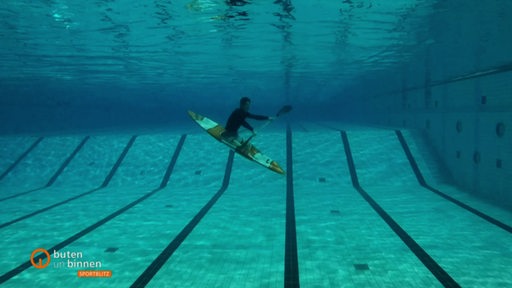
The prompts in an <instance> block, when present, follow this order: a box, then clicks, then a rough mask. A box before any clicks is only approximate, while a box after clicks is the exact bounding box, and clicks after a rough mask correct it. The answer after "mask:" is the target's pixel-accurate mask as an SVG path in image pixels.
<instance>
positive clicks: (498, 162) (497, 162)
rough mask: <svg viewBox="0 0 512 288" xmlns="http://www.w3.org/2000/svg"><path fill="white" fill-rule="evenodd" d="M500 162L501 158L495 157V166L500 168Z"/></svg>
mask: <svg viewBox="0 0 512 288" xmlns="http://www.w3.org/2000/svg"><path fill="white" fill-rule="evenodd" d="M501 166H502V162H501V159H496V168H501Z"/></svg>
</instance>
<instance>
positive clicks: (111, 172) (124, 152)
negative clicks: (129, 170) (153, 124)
mask: <svg viewBox="0 0 512 288" xmlns="http://www.w3.org/2000/svg"><path fill="white" fill-rule="evenodd" d="M135 139H137V135H133V136H132V138H130V141H128V145H126V147H124V150H123V152H122V153H121V156H120V157H119V159H117V162H116V164H114V168H115V169H112V171H110V173H109V174H108V175H107V178H105V181H103V184H101V186H100V187H101V188H105V187H107V185H108V183H110V180H112V177H114V173H115V171H117V168H119V165H121V162H123V160H124V157H125V156H126V154H128V150H130V148H132V145H133V142H135Z"/></svg>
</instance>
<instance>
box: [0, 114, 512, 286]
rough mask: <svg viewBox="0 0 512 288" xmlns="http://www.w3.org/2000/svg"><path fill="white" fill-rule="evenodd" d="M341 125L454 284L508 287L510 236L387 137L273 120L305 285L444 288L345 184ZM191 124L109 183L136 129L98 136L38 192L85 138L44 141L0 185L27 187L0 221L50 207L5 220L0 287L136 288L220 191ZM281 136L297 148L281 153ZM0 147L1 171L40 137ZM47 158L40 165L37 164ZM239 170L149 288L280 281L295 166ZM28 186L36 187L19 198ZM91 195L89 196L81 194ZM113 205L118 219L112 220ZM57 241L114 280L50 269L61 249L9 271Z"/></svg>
mask: <svg viewBox="0 0 512 288" xmlns="http://www.w3.org/2000/svg"><path fill="white" fill-rule="evenodd" d="M336 126H337V127H339V128H340V129H346V131H347V136H348V139H349V145H350V148H351V151H352V157H353V160H354V164H355V167H356V172H357V176H358V178H359V183H360V184H361V186H362V187H363V189H364V190H365V191H366V192H367V193H368V195H370V197H371V198H372V199H374V201H376V203H378V205H379V206H380V207H382V209H384V211H385V212H386V213H387V214H388V215H389V216H390V217H391V218H392V219H393V220H394V221H396V223H398V225H399V226H400V227H401V228H402V229H403V230H405V231H406V233H407V234H408V235H410V237H411V238H412V239H413V240H414V241H416V242H417V243H418V245H419V246H420V247H422V248H423V249H424V250H425V251H426V252H427V253H428V254H429V255H430V256H431V257H432V258H433V260H434V261H435V262H436V263H438V264H439V265H440V266H441V267H442V269H443V270H445V271H446V272H447V273H448V274H449V275H450V276H451V277H453V279H454V280H455V281H456V283H458V284H459V285H461V286H462V287H506V286H509V285H511V284H512V278H511V276H510V273H508V269H507V267H511V265H512V262H511V261H512V260H511V259H512V257H510V256H511V254H512V250H510V245H508V243H509V242H510V237H511V235H510V233H509V232H506V231H504V230H503V229H501V228H499V227H497V226H495V225H493V224H490V223H489V222H488V221H485V220H483V219H482V218H481V217H478V216H476V215H475V214H472V213H469V212H468V210H467V209H463V208H461V207H459V206H457V205H455V204H453V203H452V202H450V201H447V200H446V199H443V198H441V197H439V196H438V195H436V194H434V193H432V192H431V191H429V190H428V189H425V188H423V187H422V186H420V185H419V184H418V180H417V179H416V177H415V175H414V172H413V170H412V169H411V166H410V164H409V162H408V159H407V157H406V155H405V153H404V150H403V148H402V146H401V145H400V142H399V141H398V138H397V137H396V135H395V132H394V131H393V130H386V129H378V128H368V127H367V128H364V127H358V126H354V125H348V126H347V125H340V124H337V123H311V122H302V123H300V124H297V125H293V126H292V127H291V129H292V130H291V132H292V133H291V134H290V135H289V136H286V133H285V127H284V126H276V127H274V128H269V131H268V132H267V133H268V135H269V137H261V138H259V139H255V142H254V144H255V145H257V146H258V147H260V148H261V149H264V150H265V153H267V154H268V155H272V157H273V158H274V159H275V160H276V161H278V162H279V163H281V164H282V165H283V167H286V161H287V153H289V152H291V153H292V155H291V156H292V157H293V171H292V173H293V175H290V177H293V183H292V184H293V194H294V200H295V201H294V207H295V220H296V241H297V256H298V268H299V270H298V275H299V280H300V285H302V286H303V287H442V286H443V282H440V281H438V280H437V279H436V278H435V276H434V275H433V273H432V272H431V271H430V270H429V269H428V268H426V266H425V265H424V264H422V262H421V261H420V260H419V258H418V257H417V256H416V255H415V253H413V252H412V250H411V249H409V248H408V246H407V245H406V244H405V242H404V241H403V240H402V239H401V238H400V237H399V236H397V234H396V233H395V232H394V231H393V230H392V229H391V228H390V226H389V225H388V224H387V223H386V222H385V221H383V218H382V217H381V216H380V215H379V214H378V213H376V212H375V210H374V209H372V207H371V206H370V205H369V204H368V202H367V201H365V199H364V198H363V197H362V196H361V194H360V193H358V191H357V190H356V189H355V188H354V186H352V182H351V178H350V175H351V174H350V171H349V168H348V164H347V158H346V154H345V147H344V145H343V142H342V140H341V136H340V132H339V131H336V130H333V129H331V128H327V127H336ZM182 132H183V133H186V134H182V133H180V134H177V133H170V132H167V133H161V132H159V133H145V134H144V133H141V135H139V136H137V137H136V138H135V141H134V142H133V143H132V146H131V147H130V148H129V150H127V152H126V154H125V157H124V159H123V160H122V162H121V163H120V165H119V166H118V169H117V170H116V171H115V174H114V175H113V176H112V178H111V180H110V181H109V182H108V185H106V186H105V187H103V188H100V186H101V185H102V183H104V180H105V177H108V175H109V173H110V171H112V168H113V166H114V164H115V163H116V162H118V159H119V156H120V155H121V154H122V152H123V150H126V147H127V146H126V145H127V144H128V143H129V140H130V139H132V137H131V135H129V134H117V135H116V134H111V135H92V137H91V138H90V139H89V140H88V141H87V142H86V143H85V144H84V145H83V147H82V148H81V149H80V150H79V151H78V152H77V153H76V156H75V157H74V158H73V159H72V161H71V162H69V165H67V166H66V168H65V169H64V170H63V171H62V173H61V174H60V175H59V176H58V177H57V180H56V181H55V182H54V184H53V185H51V186H49V187H44V185H45V184H46V181H47V180H48V178H49V177H51V176H52V175H53V174H54V173H55V171H57V170H58V168H59V167H60V166H61V165H62V163H63V161H64V160H65V159H66V158H67V157H69V155H70V153H72V152H73V151H74V150H75V148H76V147H77V145H78V144H79V143H80V142H81V141H82V139H83V136H85V135H75V136H68V137H58V136H54V137H45V138H44V139H43V140H42V141H41V142H40V143H39V144H38V145H37V146H36V147H35V148H34V149H33V150H32V151H31V152H30V153H29V154H28V155H26V157H24V158H23V159H22V160H21V161H20V162H19V163H18V164H17V165H16V167H15V168H14V169H12V171H11V172H10V173H8V174H7V175H6V176H5V178H4V179H2V181H1V182H0V185H1V186H0V187H1V189H2V196H3V197H6V196H12V195H17V194H20V195H18V196H16V197H14V198H10V199H2V201H0V207H1V211H3V213H2V214H1V216H2V217H1V222H2V223H9V221H11V220H13V219H16V218H19V217H23V216H26V215H28V216H30V214H31V213H33V212H34V211H38V210H40V209H45V208H49V209H47V210H45V211H43V212H40V213H38V214H37V215H33V216H30V217H27V218H25V219H22V220H19V221H17V222H15V223H12V224H9V225H8V226H6V227H2V228H1V231H0V233H1V234H2V236H1V237H2V243H3V245H4V247H6V249H5V253H4V255H3V257H2V265H1V266H0V267H1V268H0V269H1V271H0V274H2V275H3V276H1V277H2V278H1V279H2V284H3V285H5V287H26V286H33V285H38V286H41V287H68V286H69V285H70V283H71V285H76V286H79V287H128V286H130V285H132V284H134V283H136V282H135V281H136V279H137V278H138V277H139V276H140V275H142V274H143V272H144V271H145V270H146V269H147V268H148V267H149V265H150V264H151V263H152V262H153V261H154V260H155V259H156V258H157V256H158V255H159V254H160V253H162V251H164V249H165V248H166V247H167V246H168V245H169V244H170V243H171V242H173V241H176V240H175V239H177V236H178V235H179V233H181V232H182V231H183V230H184V229H186V227H187V225H188V224H189V222H191V220H192V219H193V218H194V217H195V216H196V215H197V214H198V213H199V211H200V210H201V209H202V208H203V206H205V205H206V203H207V202H208V201H210V200H211V199H212V197H214V195H215V194H216V193H217V192H219V191H220V190H222V189H221V186H222V183H223V178H224V177H225V176H224V174H225V172H226V171H225V168H226V165H228V162H229V161H228V158H229V157H228V156H229V152H228V151H229V150H228V149H226V148H225V147H224V146H223V145H222V144H220V143H217V142H215V141H213V139H210V136H208V135H206V134H205V133H202V132H201V131H199V128H197V129H192V130H191V129H185V130H184V131H182ZM403 134H404V138H405V139H406V141H407V143H409V145H410V148H411V151H412V153H413V155H414V156H415V159H416V161H417V162H418V165H419V168H420V170H421V172H422V174H423V175H424V177H425V179H426V180H427V181H428V183H429V184H430V185H432V186H433V187H435V188H438V189H439V190H441V191H442V192H443V193H445V194H447V195H450V196H452V197H454V198H455V199H458V200H460V201H462V202H464V203H466V204H467V205H469V206H471V207H473V208H475V209H477V210H479V211H481V212H482V213H485V214H486V215H490V216H492V217H493V218H494V219H497V220H499V221H501V222H502V223H505V224H506V225H509V227H510V225H512V214H511V213H510V211H506V210H502V209H500V208H497V207H496V206H493V205H491V204H489V203H486V202H484V201H483V200H480V199H478V198H475V197H472V196H471V195H470V194H468V193H465V192H462V191H460V190H458V189H457V188H456V187H454V186H452V185H450V183H449V182H447V181H446V179H443V177H441V176H440V175H441V174H440V173H439V172H438V171H436V169H439V168H437V166H436V165H432V159H433V158H432V155H430V154H429V152H428V149H426V148H425V143H424V142H422V139H423V138H422V137H421V135H419V134H418V133H417V132H414V131H411V132H409V131H403ZM183 135H186V136H183ZM287 137H291V141H292V149H293V150H292V151H287V148H286V147H287V146H286V141H287V139H286V138H287ZM180 139H185V140H184V142H182V146H181V148H180V149H179V154H178V155H177V159H176V162H175V165H174V168H173V169H172V173H171V175H170V178H169V181H168V183H167V186H165V187H164V188H163V189H161V190H155V189H158V187H160V185H161V181H162V177H164V174H165V172H166V170H167V167H168V165H169V163H170V161H171V158H172V155H173V154H175V153H177V152H176V151H177V149H178V147H179V143H180ZM0 140H1V141H2V143H3V145H2V147H3V148H2V152H1V153H2V155H1V156H2V157H1V159H2V168H3V169H6V167H8V166H9V165H11V164H12V163H13V162H14V161H15V160H16V159H17V157H18V156H19V155H21V154H22V153H23V151H24V150H25V149H26V148H27V147H28V146H30V144H32V142H33V141H34V140H35V138H30V137H2V138H1V139H0ZM205 143H207V145H206V144H205ZM199 147H200V149H198V148H199ZM50 151H59V152H58V153H53V154H50ZM44 155H47V156H46V158H45V159H46V160H45V161H41V159H40V158H41V157H43V156H44ZM50 155H51V156H50ZM232 165H233V166H232V170H231V171H228V172H230V173H229V175H230V178H229V183H228V186H227V187H226V188H225V191H223V193H222V194H220V195H221V196H220V198H218V200H217V201H216V202H215V203H214V204H213V206H211V207H210V208H209V210H208V211H207V213H206V214H205V215H204V217H203V218H201V219H200V221H199V222H198V223H196V225H194V226H193V229H192V230H191V231H190V233H189V234H187V235H186V237H185V238H184V239H182V241H180V245H179V246H178V247H177V248H176V249H174V251H173V253H172V256H171V257H169V258H168V259H166V260H165V261H164V262H163V263H162V265H161V267H159V268H158V269H157V270H156V273H155V274H154V275H153V276H152V277H151V278H150V279H149V280H150V281H149V283H148V285H149V286H150V287H282V286H283V283H284V281H285V280H284V275H285V273H284V268H285V266H284V262H283V260H284V257H285V242H286V233H285V230H286V210H287V208H286V206H287V200H286V195H287V189H288V186H289V185H290V183H289V182H288V181H287V177H288V175H287V176H282V175H278V174H275V173H272V172H270V171H268V170H265V168H264V167H260V166H258V165H255V164H254V163H250V162H249V161H247V160H246V159H244V158H242V157H240V156H235V157H234V161H233V163H232ZM288 172H290V171H288ZM37 188H40V189H39V190H34V189H37ZM219 189H220V190H219ZM27 191H32V192H30V193H26V194H23V192H27ZM91 191H92V192H91ZM152 191H156V192H155V193H152ZM86 192H90V193H89V194H86V195H82V194H83V193H86ZM148 193H149V194H148ZM78 195H82V196H80V197H76V196H78ZM147 195H149V196H147ZM141 197H143V200H142V201H140V202H137V203H136V205H132V206H130V203H133V202H134V201H136V200H137V199H141ZM144 197H146V198H144ZM66 200H68V201H67V202H65V203H61V202H63V201H66ZM58 203H61V204H59V205H57V206H55V207H51V206H52V205H54V204H58ZM127 205H128V206H127ZM120 209H121V210H120ZM116 211H121V212H120V213H117V214H116V215H115V216H114V217H112V216H111V215H112V213H115V212H116ZM102 220H103V221H102ZM97 223H100V224H97ZM95 224H96V225H95ZM91 227H94V229H93V230H88V228H89V229H91ZM84 231H85V232H84ZM80 232H81V233H80ZM73 235H79V236H75V238H76V239H75V238H73ZM70 239H72V240H70ZM59 243H65V244H64V246H63V247H60V249H58V250H59V251H61V252H67V251H69V252H81V253H82V255H83V257H82V258H80V259H76V260H78V261H85V262H88V263H89V262H100V263H101V269H99V268H95V269H96V270H110V271H112V276H111V278H79V277H77V271H78V270H79V269H78V268H76V267H71V268H70V267H67V266H65V267H60V266H57V267H56V266H55V265H56V264H55V263H59V262H61V261H62V260H60V259H56V258H52V260H51V262H50V264H49V266H48V267H46V268H44V269H35V268H34V267H32V266H31V265H29V266H28V267H26V268H23V270H22V271H21V272H20V273H16V275H15V276H14V277H10V276H9V277H7V278H4V277H6V275H9V273H10V272H12V271H13V269H16V267H17V266H19V265H21V264H23V263H24V262H27V261H28V259H29V257H30V254H31V253H32V251H33V250H34V249H36V248H40V247H42V248H46V249H50V247H55V246H56V245H57V244H59ZM52 257H53V256H52ZM72 261H74V260H72ZM89 270H94V269H89ZM6 279H7V280H6ZM4 281H5V282H4Z"/></svg>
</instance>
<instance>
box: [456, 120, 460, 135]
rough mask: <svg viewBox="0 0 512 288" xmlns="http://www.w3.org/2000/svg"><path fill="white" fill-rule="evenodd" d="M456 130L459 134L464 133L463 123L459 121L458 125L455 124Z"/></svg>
mask: <svg viewBox="0 0 512 288" xmlns="http://www.w3.org/2000/svg"><path fill="white" fill-rule="evenodd" d="M455 130H456V131H457V133H461V132H462V122H461V121H460V120H457V123H455Z"/></svg>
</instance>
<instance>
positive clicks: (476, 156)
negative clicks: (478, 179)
mask: <svg viewBox="0 0 512 288" xmlns="http://www.w3.org/2000/svg"><path fill="white" fill-rule="evenodd" d="M480 161H481V156H480V152H478V151H475V153H473V162H475V164H477V165H478V164H480Z"/></svg>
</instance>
